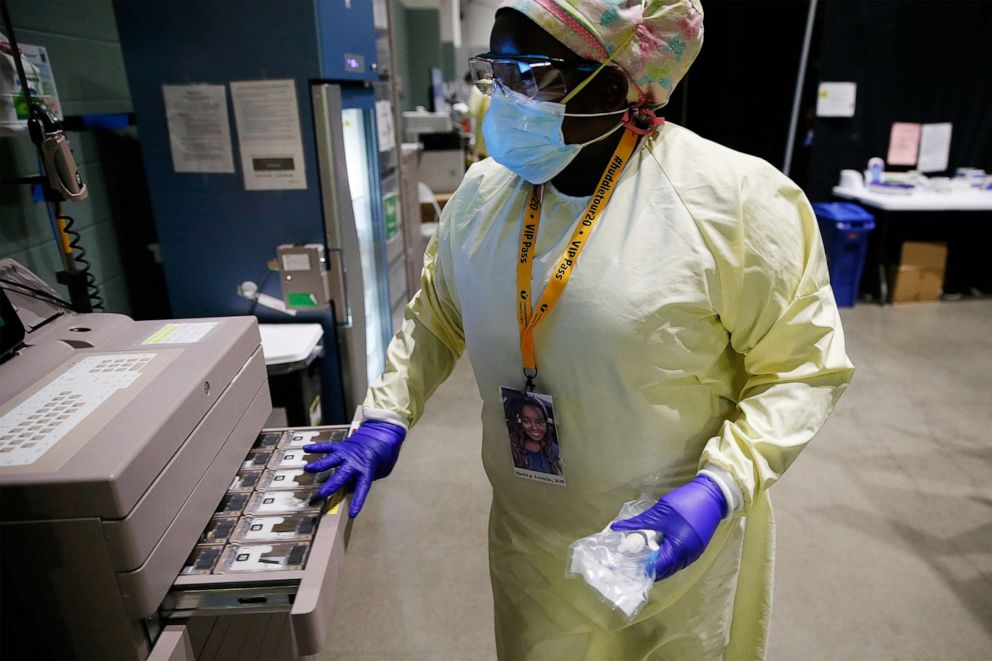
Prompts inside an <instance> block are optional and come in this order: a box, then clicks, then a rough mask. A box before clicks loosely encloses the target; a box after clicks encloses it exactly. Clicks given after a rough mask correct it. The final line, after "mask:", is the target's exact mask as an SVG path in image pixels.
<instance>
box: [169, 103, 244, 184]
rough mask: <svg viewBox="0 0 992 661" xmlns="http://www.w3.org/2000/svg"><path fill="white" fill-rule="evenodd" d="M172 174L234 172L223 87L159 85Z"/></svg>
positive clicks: (229, 126) (229, 127) (229, 128)
mask: <svg viewBox="0 0 992 661" xmlns="http://www.w3.org/2000/svg"><path fill="white" fill-rule="evenodd" d="M162 96H163V97H164V98H165V120H166V124H167V125H168V127H169V147H170V148H171V149H172V167H173V169H174V170H175V171H176V172H230V173H233V172H234V154H233V152H232V151H231V125H230V123H229V122H228V119H227V91H226V90H225V89H224V86H223V85H162Z"/></svg>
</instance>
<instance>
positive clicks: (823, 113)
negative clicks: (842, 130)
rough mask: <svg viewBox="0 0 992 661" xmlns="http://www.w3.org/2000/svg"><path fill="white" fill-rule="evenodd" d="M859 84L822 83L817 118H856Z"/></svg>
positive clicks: (818, 95) (818, 94) (818, 98)
mask: <svg viewBox="0 0 992 661" xmlns="http://www.w3.org/2000/svg"><path fill="white" fill-rule="evenodd" d="M857 94H858V84H857V83H820V90H819V92H818V93H817V97H816V116H817V117H854V102H855V99H856V98H857Z"/></svg>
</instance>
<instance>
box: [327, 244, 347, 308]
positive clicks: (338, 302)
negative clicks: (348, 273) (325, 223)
mask: <svg viewBox="0 0 992 661" xmlns="http://www.w3.org/2000/svg"><path fill="white" fill-rule="evenodd" d="M326 277H327V293H328V300H329V301H330V302H331V303H332V304H333V306H334V322H335V323H336V324H337V325H338V326H341V327H343V328H351V325H352V324H351V309H350V308H349V307H348V283H347V281H346V279H345V268H344V252H343V251H342V250H341V249H340V248H330V249H329V250H328V251H327V276H326Z"/></svg>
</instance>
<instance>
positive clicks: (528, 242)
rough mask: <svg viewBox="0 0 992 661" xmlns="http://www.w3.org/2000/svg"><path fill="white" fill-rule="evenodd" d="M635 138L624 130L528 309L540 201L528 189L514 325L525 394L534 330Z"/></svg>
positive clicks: (533, 371)
mask: <svg viewBox="0 0 992 661" xmlns="http://www.w3.org/2000/svg"><path fill="white" fill-rule="evenodd" d="M638 137H639V136H638V135H637V134H636V133H635V132H633V131H631V130H630V129H626V130H625V131H624V134H623V137H622V138H621V139H620V144H619V145H617V148H616V150H615V151H614V152H613V156H611V157H610V162H609V164H608V165H607V166H606V171H605V172H603V176H602V177H600V179H599V184H598V185H597V186H596V190H595V192H594V193H593V196H592V199H591V200H589V205H588V206H587V207H586V210H585V211H584V212H583V213H582V217H581V218H580V219H579V224H578V226H577V227H576V228H575V231H574V232H572V236H571V238H570V239H569V240H568V245H567V246H566V247H565V252H564V253H563V254H562V256H561V259H559V260H558V266H557V267H556V268H555V270H554V273H552V275H551V279H550V280H549V281H548V284H547V286H546V287H545V288H544V292H542V294H541V299H540V300H539V301H538V302H537V305H536V306H534V308H533V309H532V308H531V291H530V283H531V279H532V273H533V269H534V262H533V251H534V247H535V246H536V245H537V231H538V228H539V227H540V225H541V202H542V192H543V187H542V186H541V185H536V186H534V187H533V189H532V190H531V194H530V197H529V199H528V200H527V208H526V209H525V210H524V222H523V227H521V229H520V251H519V253H518V256H519V259H518V260H517V326H518V327H519V329H520V353H521V355H522V356H523V362H524V376H526V377H527V386H526V389H527V391H528V392H529V391H532V390H533V389H534V378H535V377H536V376H537V355H536V353H535V351H534V331H535V330H536V329H537V327H538V326H540V325H541V322H543V321H544V319H545V318H546V317H547V316H548V314H550V312H551V310H553V309H554V307H555V305H556V304H557V303H558V299H560V298H561V295H562V293H563V292H564V291H565V285H567V284H568V279H569V278H570V277H571V276H572V271H573V270H575V264H576V262H578V260H579V254H580V253H581V252H582V249H583V248H585V245H586V241H588V240H589V235H590V234H592V231H593V228H595V227H596V223H597V222H599V219H600V217H602V215H603V209H605V208H606V205H607V203H608V202H609V201H610V198H611V197H612V196H613V189H614V188H615V186H616V184H617V182H618V181H619V180H620V174H621V173H622V172H623V169H624V167H625V166H626V165H627V162H628V161H629V160H630V157H631V155H632V154H633V153H634V148H635V147H636V146H637V140H638Z"/></svg>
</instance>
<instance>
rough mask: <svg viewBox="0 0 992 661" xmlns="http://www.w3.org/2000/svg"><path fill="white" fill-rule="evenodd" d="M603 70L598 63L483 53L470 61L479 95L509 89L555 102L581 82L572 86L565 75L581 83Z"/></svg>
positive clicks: (536, 56) (469, 66)
mask: <svg viewBox="0 0 992 661" xmlns="http://www.w3.org/2000/svg"><path fill="white" fill-rule="evenodd" d="M602 67H603V65H602V64H600V63H599V62H570V61H568V60H563V59H559V58H556V57H547V56H545V55H513V56H508V55H498V54H494V53H483V54H482V55H476V56H475V57H471V58H469V60H468V70H469V73H471V74H472V81H473V82H474V83H475V86H476V87H477V88H478V89H479V91H480V92H482V93H483V94H485V95H486V96H492V95H493V93H494V92H495V91H497V90H499V89H507V90H512V91H514V92H517V93H519V94H522V95H524V96H525V97H527V98H529V99H538V100H541V101H554V100H558V99H561V98H562V97H564V96H567V95H568V94H569V93H570V92H573V91H577V89H575V90H573V88H578V87H579V86H580V84H581V83H575V84H570V83H569V80H568V77H567V76H566V75H565V72H570V71H575V72H577V73H579V74H584V75H582V76H581V80H582V81H583V82H584V81H585V79H587V78H589V77H590V76H591V75H592V74H594V73H596V72H597V71H598V70H599V69H601V68H602Z"/></svg>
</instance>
